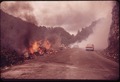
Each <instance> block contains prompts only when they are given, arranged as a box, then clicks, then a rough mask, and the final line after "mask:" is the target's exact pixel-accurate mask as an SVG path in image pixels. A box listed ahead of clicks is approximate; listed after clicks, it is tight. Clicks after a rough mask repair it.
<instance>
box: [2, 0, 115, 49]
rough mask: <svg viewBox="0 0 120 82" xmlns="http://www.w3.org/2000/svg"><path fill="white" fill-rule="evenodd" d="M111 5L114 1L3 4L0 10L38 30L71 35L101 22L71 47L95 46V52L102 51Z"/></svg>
mask: <svg viewBox="0 0 120 82" xmlns="http://www.w3.org/2000/svg"><path fill="white" fill-rule="evenodd" d="M114 5H115V2H114V1H3V2H2V3H1V9H2V10H3V11H4V12H6V13H8V14H11V15H13V16H15V17H19V18H21V19H22V20H25V21H29V22H31V23H34V24H35V25H37V26H46V27H62V28H64V29H65V30H66V31H67V32H69V33H70V34H74V35H76V34H77V32H78V30H81V28H85V27H87V26H89V25H90V24H91V23H92V22H93V21H95V20H98V19H102V20H101V21H100V22H99V23H98V24H97V25H96V26H95V28H94V29H93V33H92V34H91V35H89V37H88V38H87V39H85V40H83V41H82V42H75V43H73V44H71V45H72V46H73V45H79V47H81V48H85V46H86V44H89V43H94V45H95V47H96V49H105V48H106V47H107V46H108V36H109V31H110V26H111V23H112V14H111V12H112V9H113V7H114Z"/></svg>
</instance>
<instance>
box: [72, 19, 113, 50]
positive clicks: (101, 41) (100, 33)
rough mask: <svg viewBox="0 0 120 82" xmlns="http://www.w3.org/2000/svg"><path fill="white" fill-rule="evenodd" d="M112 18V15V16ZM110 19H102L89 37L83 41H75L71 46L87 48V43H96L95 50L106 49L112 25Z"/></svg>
mask: <svg viewBox="0 0 120 82" xmlns="http://www.w3.org/2000/svg"><path fill="white" fill-rule="evenodd" d="M110 18H111V17H110ZM111 22H112V21H111V20H110V19H105V18H103V19H101V20H100V21H99V23H97V24H96V25H95V26H94V28H93V33H92V34H91V35H89V37H88V38H87V39H86V40H83V41H82V42H78V41H77V42H75V43H73V44H71V45H70V47H72V48H73V47H75V46H76V45H78V46H79V48H83V49H85V47H86V45H87V44H94V48H95V50H100V49H105V48H107V46H108V36H109V30H108V29H110V25H111Z"/></svg>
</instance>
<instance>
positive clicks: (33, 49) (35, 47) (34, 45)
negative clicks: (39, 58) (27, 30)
mask: <svg viewBox="0 0 120 82" xmlns="http://www.w3.org/2000/svg"><path fill="white" fill-rule="evenodd" d="M39 46H40V44H39V41H34V42H33V43H32V44H31V45H30V48H29V51H30V53H31V54H33V53H34V52H37V51H38V49H39Z"/></svg>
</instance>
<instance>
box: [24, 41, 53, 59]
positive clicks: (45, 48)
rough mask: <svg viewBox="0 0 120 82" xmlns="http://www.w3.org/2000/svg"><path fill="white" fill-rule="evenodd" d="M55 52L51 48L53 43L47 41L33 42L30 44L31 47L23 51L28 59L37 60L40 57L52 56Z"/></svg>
mask: <svg viewBox="0 0 120 82" xmlns="http://www.w3.org/2000/svg"><path fill="white" fill-rule="evenodd" d="M53 52H54V50H53V49H52V47H51V43H50V42H49V41H48V40H47V39H45V40H39V41H33V42H31V43H30V46H29V47H28V48H26V49H25V50H24V51H23V53H24V56H25V58H27V59H29V58H30V59H32V58H35V57H36V56H38V55H44V54H52V53H53Z"/></svg>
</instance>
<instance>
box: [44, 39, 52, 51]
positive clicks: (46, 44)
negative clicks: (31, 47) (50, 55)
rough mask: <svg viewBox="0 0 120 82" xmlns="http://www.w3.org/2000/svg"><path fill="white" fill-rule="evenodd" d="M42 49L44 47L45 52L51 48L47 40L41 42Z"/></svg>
mask: <svg viewBox="0 0 120 82" xmlns="http://www.w3.org/2000/svg"><path fill="white" fill-rule="evenodd" d="M43 47H45V48H46V49H47V50H48V49H50V47H51V44H50V42H49V41H48V40H45V41H44V42H43Z"/></svg>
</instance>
